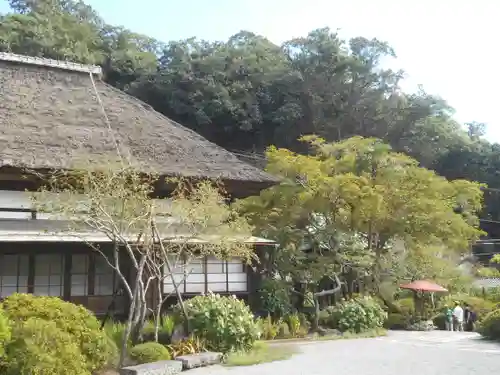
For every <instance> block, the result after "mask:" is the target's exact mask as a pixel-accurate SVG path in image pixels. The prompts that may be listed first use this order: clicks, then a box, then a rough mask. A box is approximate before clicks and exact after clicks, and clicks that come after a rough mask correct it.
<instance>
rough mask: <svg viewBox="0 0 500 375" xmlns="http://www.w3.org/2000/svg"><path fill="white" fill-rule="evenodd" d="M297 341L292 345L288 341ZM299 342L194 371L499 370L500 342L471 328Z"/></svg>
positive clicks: (268, 374)
mask: <svg viewBox="0 0 500 375" xmlns="http://www.w3.org/2000/svg"><path fill="white" fill-rule="evenodd" d="M288 345H292V344H288ZM294 345H299V346H300V350H301V353H300V354H296V355H295V356H293V357H292V358H291V359H289V360H286V361H282V362H273V363H265V364H261V365H256V366H248V367H221V366H212V367H207V368H200V369H196V370H191V371H189V375H216V374H217V375H469V374H470V375H473V374H474V375H491V374H494V373H497V374H498V373H499V372H500V344H495V343H491V342H485V341H483V340H481V339H480V338H479V336H478V335H477V334H475V333H468V332H445V331H434V332H390V333H389V335H388V336H387V337H381V338H376V339H357V340H337V341H320V342H311V343H302V344H294Z"/></svg>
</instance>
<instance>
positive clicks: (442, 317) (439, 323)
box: [432, 313, 446, 330]
mask: <svg viewBox="0 0 500 375" xmlns="http://www.w3.org/2000/svg"><path fill="white" fill-rule="evenodd" d="M432 322H433V323H434V325H435V326H436V327H437V328H438V329H440V330H445V329H446V314H445V313H439V314H437V315H436V316H434V318H432Z"/></svg>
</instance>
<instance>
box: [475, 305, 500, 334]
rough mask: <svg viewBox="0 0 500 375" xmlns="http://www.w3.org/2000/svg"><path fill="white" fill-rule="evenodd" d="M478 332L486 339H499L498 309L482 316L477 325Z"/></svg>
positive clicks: (499, 320)
mask: <svg viewBox="0 0 500 375" xmlns="http://www.w3.org/2000/svg"><path fill="white" fill-rule="evenodd" d="M478 332H479V333H480V334H481V335H482V336H484V337H486V338H487V339H492V340H500V309H497V310H495V311H492V312H490V313H489V314H487V315H486V316H485V317H484V319H483V320H482V321H481V323H480V325H479V327H478Z"/></svg>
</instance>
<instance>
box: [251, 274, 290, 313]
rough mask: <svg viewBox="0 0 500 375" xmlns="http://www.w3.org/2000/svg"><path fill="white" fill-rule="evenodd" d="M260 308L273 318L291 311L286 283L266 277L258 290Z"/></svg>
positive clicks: (288, 289)
mask: <svg viewBox="0 0 500 375" xmlns="http://www.w3.org/2000/svg"><path fill="white" fill-rule="evenodd" d="M258 293H259V298H260V302H261V308H262V310H263V312H264V313H265V314H266V315H267V314H270V315H271V316H272V317H273V318H274V319H280V318H283V317H284V316H285V315H287V314H289V313H290V312H291V311H292V301H291V292H290V287H289V285H288V283H286V282H284V281H282V280H274V279H266V280H264V281H263V282H262V286H261V288H260V289H259V291H258Z"/></svg>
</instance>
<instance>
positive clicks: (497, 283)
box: [472, 277, 500, 289]
mask: <svg viewBox="0 0 500 375" xmlns="http://www.w3.org/2000/svg"><path fill="white" fill-rule="evenodd" d="M472 284H473V286H474V287H476V288H485V289H488V288H500V277H488V278H484V279H478V280H475V281H474V282H473V283H472Z"/></svg>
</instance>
